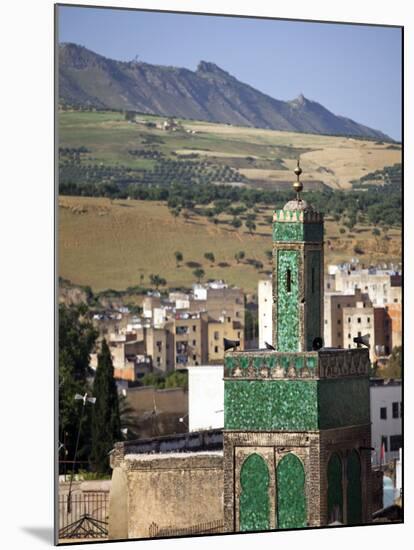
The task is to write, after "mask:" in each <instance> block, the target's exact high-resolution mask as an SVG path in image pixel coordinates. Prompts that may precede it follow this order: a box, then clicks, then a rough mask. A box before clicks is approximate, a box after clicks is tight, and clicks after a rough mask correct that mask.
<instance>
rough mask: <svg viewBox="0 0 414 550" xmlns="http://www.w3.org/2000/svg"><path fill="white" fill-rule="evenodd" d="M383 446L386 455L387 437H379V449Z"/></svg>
mask: <svg viewBox="0 0 414 550" xmlns="http://www.w3.org/2000/svg"><path fill="white" fill-rule="evenodd" d="M383 444H384V451H385V452H386V453H387V452H388V437H387V436H386V435H383V436H382V437H381V447H382V445H383Z"/></svg>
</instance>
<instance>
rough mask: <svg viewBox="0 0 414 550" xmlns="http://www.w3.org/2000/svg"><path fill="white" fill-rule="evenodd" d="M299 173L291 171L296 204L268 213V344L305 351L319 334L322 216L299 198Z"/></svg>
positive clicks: (320, 317)
mask: <svg viewBox="0 0 414 550" xmlns="http://www.w3.org/2000/svg"><path fill="white" fill-rule="evenodd" d="M301 173H302V169H301V168H300V166H299V162H298V166H297V168H296V170H295V174H296V176H297V181H296V182H295V184H294V186H295V189H296V191H297V197H296V200H292V201H289V202H288V203H287V204H286V205H285V206H284V208H283V209H282V210H276V211H275V213H274V215H273V232H272V235H273V275H274V276H273V345H274V347H275V348H276V349H277V350H278V351H310V350H311V349H312V342H313V340H314V338H316V337H318V336H319V337H321V336H322V331H323V324H322V311H323V303H322V300H323V296H322V294H323V293H322V289H323V216H322V214H320V213H319V212H316V211H314V209H313V208H312V207H311V206H310V205H309V204H308V203H307V202H306V201H304V200H302V199H301V198H300V191H301V190H302V183H301V182H300V180H299V177H300V175H301Z"/></svg>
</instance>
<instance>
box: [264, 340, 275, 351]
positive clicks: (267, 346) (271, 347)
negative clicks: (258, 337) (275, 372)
mask: <svg viewBox="0 0 414 550" xmlns="http://www.w3.org/2000/svg"><path fill="white" fill-rule="evenodd" d="M265 346H266V349H271V350H273V351H276V348H274V347H273V346H272V344H269V343H268V342H265Z"/></svg>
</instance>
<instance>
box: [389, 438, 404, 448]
mask: <svg viewBox="0 0 414 550" xmlns="http://www.w3.org/2000/svg"><path fill="white" fill-rule="evenodd" d="M401 447H402V435H391V436H390V451H398V450H399V449H400V448H401Z"/></svg>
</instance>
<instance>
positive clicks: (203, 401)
mask: <svg viewBox="0 0 414 550" xmlns="http://www.w3.org/2000/svg"><path fill="white" fill-rule="evenodd" d="M187 370H188V429H189V431H190V432H193V431H197V430H208V429H210V428H223V426H224V412H223V409H224V382H223V366H222V365H212V366H210V365H209V366H195V367H187ZM184 421H185V419H184Z"/></svg>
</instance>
